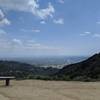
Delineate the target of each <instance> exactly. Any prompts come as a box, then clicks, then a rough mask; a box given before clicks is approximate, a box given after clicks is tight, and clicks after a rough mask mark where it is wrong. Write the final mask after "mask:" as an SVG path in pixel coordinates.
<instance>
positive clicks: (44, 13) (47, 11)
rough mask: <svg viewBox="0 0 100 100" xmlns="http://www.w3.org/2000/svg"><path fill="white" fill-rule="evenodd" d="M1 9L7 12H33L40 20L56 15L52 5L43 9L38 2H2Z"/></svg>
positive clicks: (16, 0)
mask: <svg viewBox="0 0 100 100" xmlns="http://www.w3.org/2000/svg"><path fill="white" fill-rule="evenodd" d="M0 7H2V8H3V9H6V10H15V11H16V10H17V11H24V12H31V13H32V14H33V15H35V16H37V17H39V18H40V19H46V18H48V17H53V14H54V13H55V9H54V7H53V5H52V4H51V3H48V7H47V8H44V9H41V8H40V5H39V2H38V0H0Z"/></svg>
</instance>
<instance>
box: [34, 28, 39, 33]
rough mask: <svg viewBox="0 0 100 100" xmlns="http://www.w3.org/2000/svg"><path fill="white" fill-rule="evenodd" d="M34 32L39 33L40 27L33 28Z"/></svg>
mask: <svg viewBox="0 0 100 100" xmlns="http://www.w3.org/2000/svg"><path fill="white" fill-rule="evenodd" d="M32 32H35V33H39V32H40V30H39V29H33V30H32Z"/></svg>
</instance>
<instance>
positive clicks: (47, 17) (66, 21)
mask: <svg viewBox="0 0 100 100" xmlns="http://www.w3.org/2000/svg"><path fill="white" fill-rule="evenodd" d="M99 4H100V1H99V0H0V55H1V56H40V55H44V56H45V55H46V56H47V55H68V56H72V55H75V56H76V55H78V56H79V55H91V54H94V53H97V52H100V44H99V43H100V6H99Z"/></svg>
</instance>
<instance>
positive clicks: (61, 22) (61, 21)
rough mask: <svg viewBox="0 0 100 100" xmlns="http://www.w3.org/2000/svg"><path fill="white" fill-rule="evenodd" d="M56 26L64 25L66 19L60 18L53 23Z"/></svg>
mask: <svg viewBox="0 0 100 100" xmlns="http://www.w3.org/2000/svg"><path fill="white" fill-rule="evenodd" d="M53 22H54V23H55V24H64V19H63V18H59V19H57V20H56V19H55V20H54V21H53Z"/></svg>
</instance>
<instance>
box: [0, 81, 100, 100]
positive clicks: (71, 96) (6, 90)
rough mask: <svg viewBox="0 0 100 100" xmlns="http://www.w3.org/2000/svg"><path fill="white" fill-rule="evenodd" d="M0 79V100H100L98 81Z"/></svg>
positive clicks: (99, 84)
mask: <svg viewBox="0 0 100 100" xmlns="http://www.w3.org/2000/svg"><path fill="white" fill-rule="evenodd" d="M3 84H4V82H3V81H0V100H100V82H89V83H88V82H86V83H85V82H63V81H39V80H24V81H11V86H9V87H5V86H4V85H3Z"/></svg>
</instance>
